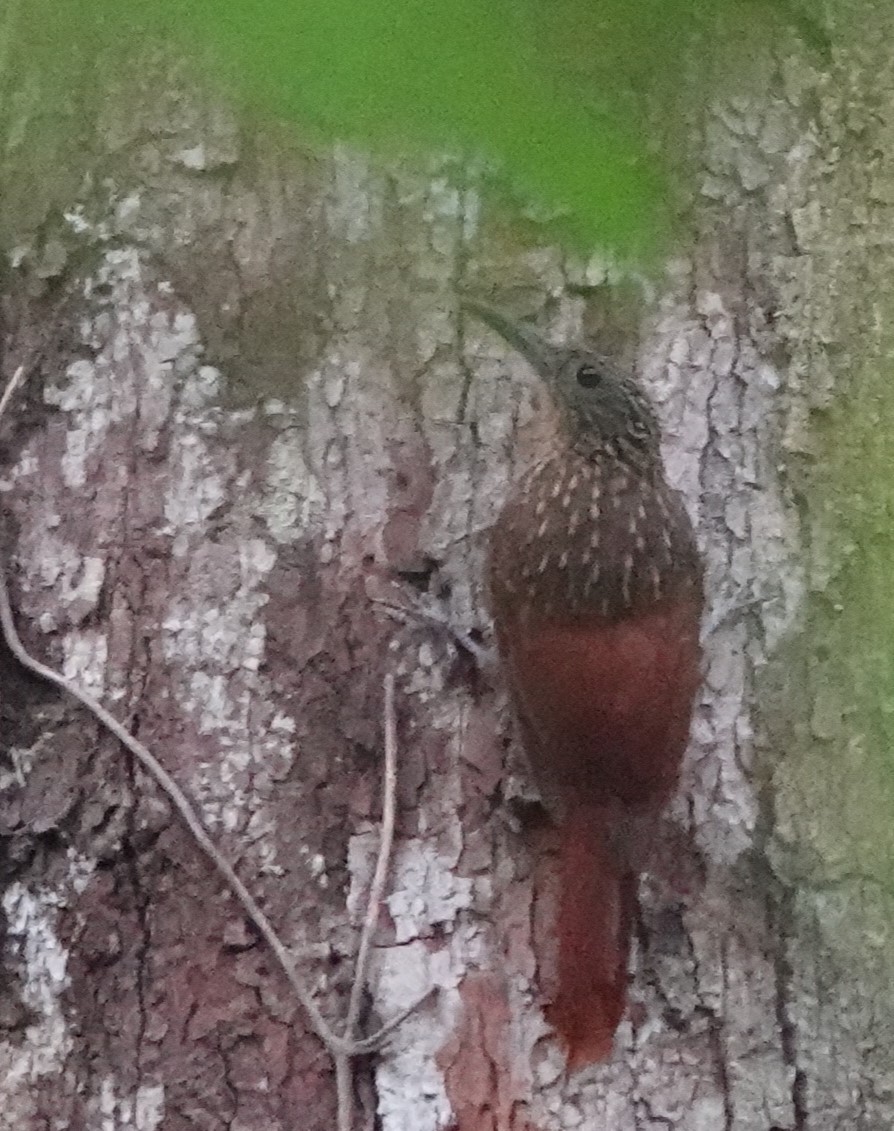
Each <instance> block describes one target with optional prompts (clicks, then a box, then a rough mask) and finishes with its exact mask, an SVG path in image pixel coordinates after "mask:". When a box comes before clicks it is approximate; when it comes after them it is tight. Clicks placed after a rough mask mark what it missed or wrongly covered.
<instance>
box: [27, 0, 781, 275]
mask: <svg viewBox="0 0 894 1131" xmlns="http://www.w3.org/2000/svg"><path fill="white" fill-rule="evenodd" d="M7 2H8V3H10V4H14V3H18V4H19V5H20V7H21V8H22V17H23V19H22V21H20V22H23V23H24V24H25V25H26V27H27V29H28V30H27V36H26V41H30V42H32V43H34V44H40V42H41V41H42V40H44V41H46V42H47V43H49V42H52V41H53V39H54V38H55V40H56V42H57V44H58V47H59V52H58V57H57V59H56V63H57V66H61V67H62V69H63V70H64V66H65V62H64V61H65V59H67V58H68V57H69V54H70V52H71V51H72V50H73V48H74V47H75V45H78V44H80V45H81V46H82V47H86V48H87V49H89V48H90V47H91V46H92V45H96V44H99V43H101V42H103V41H105V42H114V41H122V42H125V43H132V44H133V45H134V46H138V45H140V44H142V43H144V42H145V40H146V36H147V34H152V35H156V36H158V35H160V36H162V37H164V38H167V39H169V40H172V41H174V42H176V43H177V44H178V46H179V48H180V49H181V50H182V49H184V48H185V49H186V50H187V51H188V52H189V53H190V54H191V55H192V56H193V57H194V58H197V59H200V60H201V61H202V62H203V63H204V64H206V65H207V66H209V67H210V69H211V73H212V74H213V76H214V77H215V78H216V79H217V80H219V81H222V82H224V83H225V84H226V86H227V87H228V88H229V89H230V91H231V92H232V91H234V90H235V91H236V92H237V93H238V94H239V96H240V97H242V98H244V99H247V100H248V101H249V102H250V103H251V104H252V105H253V106H254V107H256V108H259V109H261V110H263V111H266V112H269V113H273V114H275V115H277V116H279V117H281V118H285V119H287V120H291V121H294V122H296V123H298V124H299V125H300V126H301V128H302V129H303V130H304V131H307V130H308V129H311V128H313V129H315V130H316V131H317V133H318V134H321V135H323V136H326V137H329V138H332V137H338V138H341V139H344V140H348V141H354V142H357V143H360V144H362V145H365V146H369V147H372V148H375V149H378V150H379V151H392V152H393V151H400V152H407V151H410V152H414V151H415V152H419V151H424V150H437V151H441V152H443V151H444V150H452V151H455V152H458V153H459V154H461V155H470V154H471V155H480V156H484V157H486V158H488V159H489V160H490V161H492V162H493V163H495V165H496V166H497V168H498V169H499V170H501V171H502V174H503V176H504V178H505V179H506V180H507V181H508V183H509V184H510V185H511V186H512V187H513V188H514V190H515V191H516V193H517V194H518V195H520V196H522V197H525V198H527V199H529V200H531V201H532V202H534V203H537V204H538V205H540V206H541V208H543V209H545V210H547V211H552V212H553V213H556V214H557V215H556V226H557V231H558V232H559V233H560V234H562V235H564V236H565V237H566V238H567V239H570V240H572V241H573V242H575V243H577V244H582V245H585V246H588V247H589V246H592V245H593V244H600V245H603V246H609V247H611V248H613V249H614V250H615V251H617V252H618V253H620V254H621V255H623V256H630V257H639V258H643V257H651V256H653V255H654V254H655V253H656V252H658V251H659V250H660V248H661V244H662V238H663V237H664V236H665V235H666V234H667V233H668V231H669V227H670V216H671V215H672V213H673V212H674V208H673V205H672V200H671V197H672V191H671V185H672V175H671V173H672V170H673V168H674V167H675V166H677V165H678V164H679V151H680V150H681V149H682V148H684V147H683V146H681V145H680V144H679V143H680V142H681V140H682V138H683V136H684V132H685V124H684V119H685V107H684V106H683V95H682V91H683V90H684V89H685V90H688V91H689V94H690V96H691V91H692V76H693V75H697V76H698V79H697V81H696V85H698V84H699V83H701V84H702V85H703V86H705V87H708V86H710V85H711V83H713V82H714V81H715V80H716V79H717V78H718V77H719V76H721V75H722V76H723V80H724V81H726V82H728V78H729V68H728V67H726V66H725V65H723V64H720V65H717V63H716V60H718V59H720V58H721V57H722V55H723V47H722V43H723V40H724V36H726V39H727V40H730V41H731V42H732V41H735V45H736V49H737V58H742V57H743V52H742V41H741V34H740V32H741V30H742V28H743V27H747V28H748V29H754V30H756V31H757V33H758V34H764V35H766V34H767V33H768V32H770V31H772V24H773V18H771V14H772V13H773V12H775V11H776V10H777V9H778V8H779V7H780V5H781V4H782V3H783V0H723V2H722V3H721V2H720V0H249V2H247V0H145V2H144V3H141V4H140V5H134V4H126V3H124V4H123V3H121V0H64V2H60V0H53V3H48V2H47V0H7ZM721 12H722V13H723V20H725V21H726V30H725V31H724V30H723V28H722V27H721V20H720V13H721ZM731 14H733V25H735V26H733V25H730V23H729V21H730V18H731ZM736 19H738V21H739V23H738V24H736V23H735V21H736ZM789 22H790V21H789ZM731 27H732V33H731ZM744 54H745V55H747V52H746V53H744ZM712 59H713V60H715V63H714V65H712V62H711V60H712ZM684 76H688V77H686V78H684Z"/></svg>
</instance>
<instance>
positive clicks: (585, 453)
mask: <svg viewBox="0 0 894 1131" xmlns="http://www.w3.org/2000/svg"><path fill="white" fill-rule="evenodd" d="M559 443H560V444H561V446H562V449H563V452H562V453H561V454H565V456H566V457H567V455H568V452H569V448H570V451H571V453H572V454H573V455H574V456H576V457H577V458H578V459H581V460H585V461H588V462H590V463H595V464H601V465H605V464H613V465H615V466H618V465H621V466H623V467H627V468H629V470H630V471H631V472H633V473H634V474H636V475H637V476H638V477H640V478H643V479H646V480H651V481H654V480H655V479H656V478H659V477H662V476H663V467H662V463H661V452H660V451H659V449H658V448H657V447H653V446H651V445H649V446H643V445H642V444H639V443H637V442H636V441H635V440H634V439H633V438H632V437H630V436H626V435H616V436H602V435H600V434H599V433H598V432H595V431H593V430H592V429H586V430H583V429H578V430H577V431H573V432H570V433H566V434H565V435H564V436H563V437H562V438H561V439H560V441H559ZM556 454H560V452H557V453H556Z"/></svg>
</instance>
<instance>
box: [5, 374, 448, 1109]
mask: <svg viewBox="0 0 894 1131" xmlns="http://www.w3.org/2000/svg"><path fill="white" fill-rule="evenodd" d="M25 376H26V367H25V366H24V365H20V366H19V367H18V368H17V369H16V371H15V373H14V374H13V376H12V378H11V379H10V381H9V383H8V384H7V386H6V389H5V390H4V391H3V395H2V397H0V423H2V421H3V416H4V414H5V413H6V411H7V410H8V408H9V405H10V403H11V401H12V398H13V396H14V394H15V392H16V390H17V389H18V388H19V387H20V386H21V385H22V383H23V381H24V379H25ZM4 565H5V563H0V630H2V635H3V639H4V641H5V643H6V645H7V647H8V648H9V650H10V652H11V653H12V654H13V656H14V657H15V658H16V659H17V660H18V662H19V663H20V664H21V665H22V667H23V668H26V669H27V670H28V671H30V672H31V673H32V674H33V675H36V676H37V677H38V678H40V679H42V680H45V681H46V682H47V683H50V684H52V685H53V686H54V687H56V688H58V689H59V690H60V691H62V692H63V693H65V694H66V695H70V696H71V697H72V698H73V699H76V700H77V701H78V702H79V703H80V704H81V705H82V706H83V707H85V708H86V709H87V710H88V711H89V712H90V713H91V714H92V715H93V716H94V718H96V719H97V720H98V722H99V723H100V724H101V725H102V726H104V727H105V728H106V729H107V730H109V731H111V733H112V734H114V735H115V737H116V738H117V739H118V741H119V742H120V743H121V744H122V745H123V746H124V747H125V748H126V749H127V750H129V751H130V752H131V754H133V756H134V757H135V758H136V759H137V761H138V762H139V763H140V765H141V766H142V767H143V768H144V769H145V770H146V772H147V773H148V774H149V776H150V777H152V778H153V779H154V781H155V782H156V784H157V785H158V786H159V788H160V789H161V790H162V792H163V793H164V794H165V795H166V796H167V798H168V799H169V801H170V802H171V804H172V805H173V806H174V808H175V809H176V810H177V812H178V813H179V815H180V818H181V820H182V821H183V823H184V824H185V825H186V827H187V829H188V830H189V832H190V834H191V835H192V838H193V840H194V841H195V842H196V844H197V845H198V846H199V848H200V849H201V850H202V852H203V853H204V854H205V856H206V857H207V858H208V859H209V860H210V861H211V863H212V864H213V865H214V868H215V869H216V871H217V872H218V874H219V875H220V876H221V877H222V878H223V880H224V882H225V883H226V885H227V887H229V889H230V891H232V892H233V894H234V895H235V896H236V898H237V900H238V901H239V903H240V904H241V905H242V908H243V910H244V911H245V913H246V915H247V916H248V918H249V919H250V920H251V921H252V923H254V925H255V927H257V929H258V931H259V932H260V934H261V935H262V936H263V938H264V939H265V941H266V942H267V945H268V946H269V947H270V949H271V951H272V952H273V954H274V956H275V957H276V960H277V961H278V963H279V965H280V967H281V969H282V971H283V973H284V974H285V976H286V978H287V980H288V982H289V985H290V986H291V987H292V990H293V992H294V994H295V996H296V998H297V999H298V1001H299V1002H300V1004H301V1006H302V1008H303V1009H304V1012H305V1014H306V1015H307V1018H308V1021H309V1022H310V1027H311V1028H312V1029H313V1031H314V1033H315V1034H316V1035H317V1037H318V1038H319V1039H320V1041H321V1042H322V1043H323V1045H324V1046H325V1047H326V1049H327V1050H328V1052H329V1054H330V1055H331V1057H332V1058H333V1061H334V1064H335V1070H336V1080H337V1088H338V1127H339V1131H352V1126H351V1125H352V1123H353V1109H354V1102H353V1079H352V1072H351V1062H352V1060H353V1059H354V1058H355V1057H357V1056H361V1055H365V1054H368V1053H370V1052H374V1051H375V1050H376V1049H377V1048H379V1047H380V1045H381V1044H382V1042H383V1041H384V1039H385V1037H387V1036H388V1034H389V1033H391V1032H392V1031H393V1030H394V1029H396V1028H397V1026H399V1025H400V1024H401V1023H402V1022H403V1021H404V1020H405V1019H406V1018H407V1017H408V1016H409V1015H410V1014H411V1013H412V1012H413V1010H415V1009H417V1008H418V1006H419V1005H421V1004H422V1001H424V1000H425V997H427V996H428V995H425V996H424V997H423V998H422V999H420V1001H418V1002H415V1003H414V1004H413V1005H411V1006H409V1007H408V1008H406V1009H404V1010H402V1011H401V1012H400V1013H399V1014H398V1015H397V1016H396V1017H393V1018H392V1019H391V1020H390V1021H387V1022H386V1023H385V1024H384V1025H382V1026H381V1027H380V1028H379V1029H378V1030H377V1031H376V1032H375V1033H372V1034H371V1035H370V1036H368V1037H357V1036H356V1029H357V1021H358V1018H359V1012H360V1002H361V995H362V992H363V988H364V983H365V978H366V965H367V961H368V957H369V949H370V945H371V942H372V934H373V931H374V929H375V924H376V920H377V917H378V910H379V905H380V903H381V899H382V895H383V893H384V888H385V883H386V880H387V875H388V866H389V862H390V857H391V846H392V842H393V839H394V812H395V792H396V780H397V738H396V723H395V710H394V677H393V676H392V675H390V674H389V675H387V676H386V677H385V770H384V789H383V803H382V832H381V840H380V843H379V853H378V859H377V861H376V868H375V872H374V875H373V880H372V883H371V886H370V892H369V899H368V901H367V909H366V916H365V919H364V923H363V927H362V930H361V937H360V946H359V949H358V953H357V963H356V967H355V971H354V980H353V983H352V986H351V993H350V998H349V1003H348V1013H347V1019H346V1023H345V1029H344V1034H343V1036H339V1035H338V1034H337V1033H336V1032H335V1031H334V1030H333V1029H332V1027H331V1026H330V1025H329V1023H328V1022H327V1021H326V1019H325V1018H324V1017H323V1015H322V1013H321V1012H320V1010H319V1009H318V1007H317V1005H316V1002H315V1001H314V1000H313V997H312V996H311V993H310V991H309V990H308V989H307V987H306V986H305V984H304V982H303V981H302V979H301V977H300V975H299V974H298V971H297V970H296V968H295V965H294V963H293V961H292V958H291V955H290V954H289V952H288V950H287V949H286V947H285V945H284V944H283V942H282V941H281V939H280V937H279V935H278V934H277V933H276V931H275V930H274V928H273V925H272V924H271V923H270V921H269V919H268V918H267V916H266V915H265V914H264V912H263V911H262V910H261V908H260V906H259V905H258V903H257V902H256V900H255V898H254V896H253V895H252V894H251V892H250V891H249V890H248V888H247V887H246V886H245V884H244V883H243V882H242V880H240V879H239V877H238V876H237V875H236V872H235V871H234V869H233V867H232V865H231V864H230V863H229V861H228V860H227V859H226V857H224V856H223V854H222V853H221V852H220V851H219V849H218V848H217V847H216V845H215V844H214V843H213V841H212V840H211V838H210V837H209V836H208V833H207V832H206V831H205V829H204V827H203V825H202V822H201V820H200V818H199V816H198V814H197V813H196V811H195V809H194V808H193V806H192V804H191V802H190V801H189V799H188V798H187V796H186V794H185V793H184V792H183V790H182V789H181V788H180V787H179V786H178V785H177V783H176V782H175V781H174V779H173V778H172V777H171V776H170V774H169V773H168V772H167V770H165V768H164V767H163V766H162V765H161V763H160V762H159V761H158V759H157V758H156V757H155V755H154V754H152V752H151V751H150V750H149V749H148V748H147V747H146V746H144V745H143V743H142V742H140V741H139V740H138V739H137V738H135V737H134V736H133V735H132V734H131V733H130V732H129V731H128V730H127V729H126V728H125V727H124V726H122V725H121V723H119V722H118V720H117V719H116V718H115V717H114V716H113V715H111V714H110V713H109V712H108V711H107V710H106V709H105V707H103V706H102V704H101V703H99V702H98V701H97V700H96V699H94V698H93V696H92V695H90V694H89V693H88V692H86V691H83V690H82V689H81V688H79V687H78V686H77V685H76V684H74V683H72V682H70V681H69V680H68V679H66V678H65V677H64V676H62V675H60V674H59V673H58V672H56V671H54V670H53V669H52V668H50V667H48V666H47V665H46V664H44V663H42V662H41V661H40V660H38V659H35V657H33V656H32V655H31V654H30V653H29V652H28V650H27V649H26V648H25V645H24V644H23V643H22V640H21V638H20V636H19V634H18V631H17V629H16V626H15V620H14V617H13V613H12V605H11V602H10V599H9V589H8V586H7V581H6V569H5V568H3V566H4Z"/></svg>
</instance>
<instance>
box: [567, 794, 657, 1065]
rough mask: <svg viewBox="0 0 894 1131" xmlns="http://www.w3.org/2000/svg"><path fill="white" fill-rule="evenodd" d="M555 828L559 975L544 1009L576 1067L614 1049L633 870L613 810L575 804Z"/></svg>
mask: <svg viewBox="0 0 894 1131" xmlns="http://www.w3.org/2000/svg"><path fill="white" fill-rule="evenodd" d="M559 834H560V837H561V848H560V861H559V868H560V895H559V916H558V923H557V935H558V967H557V974H558V977H557V991H556V993H555V996H554V998H553V1001H552V1004H551V1005H550V1006H549V1007H548V1008H547V1011H546V1016H547V1019H548V1020H549V1022H550V1024H552V1025H554V1026H555V1028H556V1029H557V1030H558V1033H559V1035H560V1037H561V1038H562V1040H563V1041H564V1043H565V1046H566V1050H567V1054H568V1068H569V1070H574V1069H578V1068H582V1067H584V1066H585V1065H587V1064H594V1063H596V1062H597V1061H600V1060H605V1059H606V1058H607V1057H608V1056H610V1055H611V1051H612V1040H613V1037H614V1035H615V1030H616V1029H617V1027H618V1024H619V1023H620V1021H621V1018H622V1017H623V1015H624V1007H625V1005H626V999H627V963H628V958H629V954H630V935H631V931H632V927H633V917H634V913H635V909H636V876H635V875H634V874H633V873H632V872H631V871H630V869H629V867H628V866H627V865H626V864H625V861H624V860H623V859H622V856H623V848H622V847H621V845H620V843H618V842H619V829H618V827H617V815H616V814H614V813H612V812H611V811H610V810H606V809H603V808H598V807H595V806H578V807H576V808H574V809H573V810H572V811H571V812H570V813H569V814H568V816H567V817H566V819H565V821H564V822H563V824H562V825H561V827H560V829H559Z"/></svg>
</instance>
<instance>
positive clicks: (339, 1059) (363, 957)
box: [335, 673, 397, 1131]
mask: <svg viewBox="0 0 894 1131" xmlns="http://www.w3.org/2000/svg"><path fill="white" fill-rule="evenodd" d="M384 713H385V722H384V731H385V769H384V773H383V776H382V824H381V832H380V834H379V852H378V856H377V858H376V867H375V871H374V872H373V877H372V881H371V883H370V887H369V896H368V897H367V901H366V915H365V917H364V920H363V927H362V929H361V932H360V945H359V947H358V948H357V962H356V965H355V967H354V980H353V984H352V985H351V996H350V999H349V1002H348V1015H347V1019H346V1021H345V1029H344V1035H343V1040H344V1041H345V1042H346V1043H348V1044H353V1043H354V1042H355V1041H356V1031H357V1021H358V1019H359V1017H360V1003H361V998H362V995H363V990H364V988H365V986H366V965H367V962H368V960H369V948H370V946H371V945H372V938H373V933H374V932H375V928H376V923H377V922H378V918H379V909H380V906H381V902H382V896H383V895H384V893H385V884H386V882H387V880H388V868H389V866H390V863H391V847H392V844H393V843H394V816H395V798H396V795H397V719H396V716H395V711H394V676H393V675H391V674H390V673H389V674H388V675H386V676H385V712H384ZM335 1077H336V1084H337V1088H338V1116H339V1124H338V1131H352V1127H353V1123H354V1090H353V1086H354V1082H353V1079H352V1073H351V1061H350V1057H348V1056H346V1055H345V1054H344V1053H336V1054H335Z"/></svg>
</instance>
